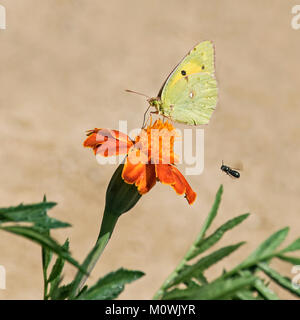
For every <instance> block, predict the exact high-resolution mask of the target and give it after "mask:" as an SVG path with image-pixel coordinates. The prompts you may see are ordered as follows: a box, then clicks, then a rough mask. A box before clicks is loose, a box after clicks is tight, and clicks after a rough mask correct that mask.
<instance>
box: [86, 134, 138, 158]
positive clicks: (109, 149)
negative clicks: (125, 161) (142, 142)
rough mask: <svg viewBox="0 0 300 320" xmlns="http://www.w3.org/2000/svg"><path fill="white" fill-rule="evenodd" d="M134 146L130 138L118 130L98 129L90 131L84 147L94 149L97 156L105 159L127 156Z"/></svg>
mask: <svg viewBox="0 0 300 320" xmlns="http://www.w3.org/2000/svg"><path fill="white" fill-rule="evenodd" d="M132 145H133V143H132V141H131V140H130V139H129V137H128V136H127V135H126V134H124V133H122V132H119V131H117V130H109V129H97V128H95V129H94V130H90V131H88V138H87V139H86V140H85V141H84V143H83V146H84V147H87V148H93V150H94V153H95V154H100V155H102V156H104V157H108V156H115V155H119V154H120V155H121V154H127V152H128V150H129V149H130V147H131V146H132Z"/></svg>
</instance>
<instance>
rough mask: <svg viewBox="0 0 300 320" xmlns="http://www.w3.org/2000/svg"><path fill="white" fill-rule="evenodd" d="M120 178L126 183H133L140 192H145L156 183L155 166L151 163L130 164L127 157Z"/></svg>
mask: <svg viewBox="0 0 300 320" xmlns="http://www.w3.org/2000/svg"><path fill="white" fill-rule="evenodd" d="M122 178H123V179H124V181H125V182H126V183H129V184H133V183H135V185H136V186H137V188H138V191H139V193H140V194H145V193H147V192H148V191H149V190H150V189H152V187H153V186H154V185H155V183H156V175H155V166H154V165H152V164H144V163H141V162H140V163H138V164H132V163H131V162H130V161H129V160H128V158H127V159H126V161H125V165H124V168H123V172H122Z"/></svg>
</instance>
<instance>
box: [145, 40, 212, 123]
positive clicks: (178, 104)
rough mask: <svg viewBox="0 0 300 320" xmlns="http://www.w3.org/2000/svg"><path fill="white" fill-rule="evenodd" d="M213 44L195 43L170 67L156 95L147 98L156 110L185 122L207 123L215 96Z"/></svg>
mask: <svg viewBox="0 0 300 320" xmlns="http://www.w3.org/2000/svg"><path fill="white" fill-rule="evenodd" d="M214 58H215V54H214V46H213V43H212V42H211V41H203V42H200V43H199V44H198V45H196V46H195V47H194V48H193V49H192V50H191V51H190V52H189V53H188V54H187V55H186V56H185V57H184V58H183V59H182V61H181V62H180V63H179V64H178V65H177V66H176V67H175V68H174V70H173V71H172V72H171V73H170V75H169V76H168V78H167V80H166V81H165V82H164V84H163V85H162V87H161V89H160V91H159V93H158V96H157V97H156V98H151V99H149V100H148V101H149V104H150V106H153V107H155V108H156V113H158V114H161V115H162V116H164V117H166V118H169V119H170V120H172V121H175V122H180V123H184V124H188V125H201V124H208V122H209V120H210V118H211V116H212V113H213V111H214V109H215V108H216V104H217V98H218V87H217V81H216V79H215V63H214Z"/></svg>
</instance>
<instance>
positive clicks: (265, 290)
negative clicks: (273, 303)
mask: <svg viewBox="0 0 300 320" xmlns="http://www.w3.org/2000/svg"><path fill="white" fill-rule="evenodd" d="M256 270H257V268H255V269H254V271H253V272H255V271H256ZM239 275H240V276H243V277H251V276H253V273H252V272H251V271H249V270H243V271H239ZM253 287H254V289H256V290H257V292H258V293H259V295H260V296H262V298H265V299H267V300H279V298H278V297H277V295H276V294H275V293H274V292H273V291H272V290H271V289H270V288H269V287H267V286H266V285H265V284H264V283H263V281H262V280H261V279H260V278H258V277H257V278H256V280H255V282H254V284H253Z"/></svg>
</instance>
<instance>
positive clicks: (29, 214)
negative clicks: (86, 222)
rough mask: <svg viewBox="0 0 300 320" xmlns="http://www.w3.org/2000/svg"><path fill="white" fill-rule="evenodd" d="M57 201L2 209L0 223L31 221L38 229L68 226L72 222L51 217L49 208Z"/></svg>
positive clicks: (0, 210)
mask: <svg viewBox="0 0 300 320" xmlns="http://www.w3.org/2000/svg"><path fill="white" fill-rule="evenodd" d="M55 205H56V203H55V202H46V201H44V202H41V203H37V204H30V205H23V204H20V205H19V206H17V207H9V208H1V209H0V224H4V223H7V222H29V223H33V224H34V226H35V228H36V229H41V231H42V230H43V229H54V228H66V227H69V226H70V224H69V223H66V222H62V221H59V220H57V219H54V218H51V217H49V216H48V215H47V210H49V209H51V208H53V207H54V206H55Z"/></svg>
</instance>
